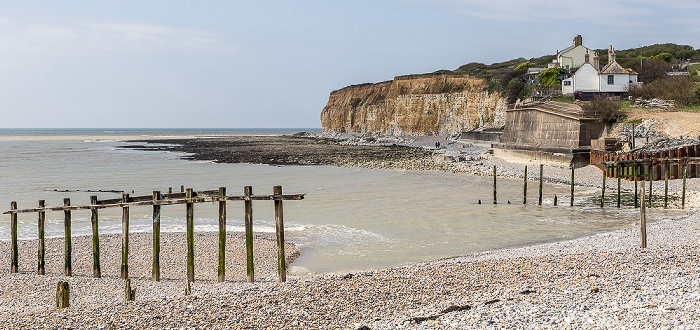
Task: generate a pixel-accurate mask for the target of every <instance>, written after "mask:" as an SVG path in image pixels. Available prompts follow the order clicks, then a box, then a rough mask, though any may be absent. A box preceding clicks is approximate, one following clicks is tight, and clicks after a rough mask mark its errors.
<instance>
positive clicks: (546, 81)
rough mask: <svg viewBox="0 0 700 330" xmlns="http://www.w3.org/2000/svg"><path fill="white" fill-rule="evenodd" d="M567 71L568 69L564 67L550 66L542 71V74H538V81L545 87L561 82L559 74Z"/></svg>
mask: <svg viewBox="0 0 700 330" xmlns="http://www.w3.org/2000/svg"><path fill="white" fill-rule="evenodd" d="M565 73H566V69H564V68H558V67H556V68H549V69H547V70H544V71H542V72H540V74H538V75H537V81H539V82H540V85H541V86H543V87H549V86H552V85H555V84H561V79H559V75H560V74H565Z"/></svg>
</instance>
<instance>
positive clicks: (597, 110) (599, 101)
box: [581, 97, 624, 123]
mask: <svg viewBox="0 0 700 330" xmlns="http://www.w3.org/2000/svg"><path fill="white" fill-rule="evenodd" d="M581 108H583V111H584V112H585V113H586V114H587V115H589V116H594V117H598V118H600V119H601V120H602V121H604V122H606V123H610V122H616V121H618V120H619V119H620V118H621V117H622V115H623V114H624V113H623V112H622V109H621V108H622V103H621V102H620V101H616V100H610V99H607V98H604V97H596V98H594V99H593V101H590V102H587V103H584V104H582V105H581Z"/></svg>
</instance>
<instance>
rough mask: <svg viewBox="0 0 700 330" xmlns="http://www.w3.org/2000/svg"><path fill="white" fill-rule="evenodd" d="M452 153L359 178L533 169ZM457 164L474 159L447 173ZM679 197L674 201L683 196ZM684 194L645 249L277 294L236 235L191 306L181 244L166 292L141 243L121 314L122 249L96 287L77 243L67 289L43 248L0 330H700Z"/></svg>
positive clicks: (200, 250) (259, 242)
mask: <svg viewBox="0 0 700 330" xmlns="http://www.w3.org/2000/svg"><path fill="white" fill-rule="evenodd" d="M443 141H444V140H443ZM398 142H399V143H398V144H401V145H407V146H411V147H423V148H426V149H427V148H429V147H430V145H431V144H432V143H434V141H433V139H428V138H425V139H423V140H413V141H405V140H402V141H398ZM387 143H389V144H394V143H397V141H388V142H387ZM444 144H445V145H447V146H448V147H445V148H442V149H438V150H435V151H434V152H433V153H432V154H431V155H428V156H426V157H422V158H421V159H420V160H418V161H415V162H413V163H412V164H414V165H410V163H411V161H410V160H401V161H396V160H382V161H381V162H383V163H376V164H374V163H367V162H365V163H364V165H365V166H363V167H376V168H397V166H398V168H401V169H412V168H411V166H415V167H417V168H416V169H423V170H426V169H433V170H445V171H458V172H466V173H473V174H481V175H488V173H489V172H487V170H488V169H489V168H491V167H492V166H494V165H496V166H497V167H498V169H499V172H498V174H499V175H500V176H503V177H513V178H518V177H519V178H522V177H523V176H524V170H523V167H524V166H523V164H521V163H511V162H506V161H504V160H502V159H498V158H494V157H490V156H488V154H484V152H483V151H484V148H483V147H479V146H475V145H471V144H468V143H463V142H459V143H452V144H451V143H450V142H444ZM457 148H458V149H457ZM455 150H460V152H462V153H463V154H464V156H465V157H472V158H471V159H468V161H466V162H461V163H453V162H443V160H444V159H445V156H446V155H449V154H450V153H454V152H455ZM415 164H418V165H415ZM435 164H437V165H435ZM336 165H340V166H357V165H353V164H345V165H343V164H336ZM431 166H432V168H431ZM460 168H464V169H463V170H459V169H460ZM577 171H579V172H578V173H580V174H578V175H577V182H576V184H577V185H582V186H587V187H600V184H601V178H600V171H599V170H597V169H596V168H594V167H592V166H589V167H585V168H582V169H579V170H577ZM482 172H483V173H482ZM534 172H535V171H533V170H531V171H530V172H528V178H530V179H534V178H536V177H538V176H539V173H534ZM545 173H546V176H545V179H546V180H547V181H548V182H554V183H566V182H568V181H567V180H568V177H569V175H570V170H568V169H566V168H558V167H556V166H546V169H545ZM610 181H612V180H609V181H608V182H607V184H606V186H608V187H609V188H611V187H615V185H616V182H614V183H612V182H610ZM672 184H673V185H674V186H672V189H676V188H677V184H678V183H676V182H674V183H672ZM624 185H625V186H624V188H631V187H633V184H632V186H631V185H630V183H624ZM688 185H689V190H690V191H689V201H688V203H687V205H686V206H687V207H688V208H693V209H695V210H696V211H692V212H691V213H690V214H689V215H688V216H684V217H682V218H678V219H670V220H664V221H660V222H656V223H651V224H648V226H647V237H648V238H647V242H648V247H647V248H644V249H643V248H641V247H640V231H639V228H638V226H635V227H632V228H626V229H622V230H617V231H614V232H609V233H603V234H597V235H593V236H589V237H584V238H578V239H574V240H570V241H562V242H553V243H546V244H540V245H534V246H527V247H520V248H513V249H504V250H496V251H486V252H481V253H476V254H472V255H467V256H459V257H452V258H445V259H440V260H433V261H429V262H423V263H417V264H411V265H407V266H403V267H395V268H388V269H376V270H366V271H361V272H354V273H334V274H321V275H304V276H288V277H287V282H284V283H278V282H277V273H276V272H277V263H276V245H275V241H274V237H270V236H266V235H258V236H256V238H255V243H254V246H255V256H256V260H255V267H256V268H255V274H256V275H255V278H256V281H255V282H253V283H248V282H246V274H245V247H244V238H243V237H241V236H240V235H236V234H233V235H230V236H229V237H228V240H227V247H228V250H227V281H225V282H223V283H218V282H217V281H216V251H217V242H218V241H217V238H218V237H217V236H216V234H213V233H211V234H210V233H199V234H197V235H196V237H195V251H196V252H195V257H196V269H195V273H196V281H195V282H194V283H193V284H192V294H191V295H185V293H184V287H185V283H184V278H185V277H186V274H185V273H186V271H185V255H186V252H185V251H186V246H185V239H184V235H182V234H167V235H164V236H163V238H162V241H161V243H162V252H161V258H162V259H161V267H162V269H163V271H162V275H161V276H162V280H161V281H160V282H154V281H152V280H151V244H152V242H151V238H150V235H149V234H135V235H132V238H131V240H130V266H129V267H130V278H131V279H132V288H135V289H136V300H135V301H129V302H125V301H124V281H123V280H121V279H119V268H120V267H119V265H120V259H119V258H120V251H121V250H120V249H121V240H120V237H119V236H102V237H101V238H100V239H101V242H100V244H101V245H100V246H101V251H102V257H103V259H102V269H103V271H102V278H99V279H96V278H93V277H92V257H91V256H92V253H91V240H90V237H74V238H73V251H74V252H73V253H74V257H73V260H74V261H73V276H72V277H66V276H63V240H62V239H49V240H47V255H46V258H47V261H46V265H47V268H46V275H36V249H37V242H36V241H20V246H19V251H20V267H19V269H20V273H18V274H11V273H10V269H9V268H10V267H9V265H10V262H9V259H8V260H6V262H5V263H3V264H2V265H0V272H1V273H2V276H0V324H2V326H3V327H4V328H37V329H45V328H49V329H72V328H75V329H82V328H98V329H126V328H166V329H168V328H172V329H182V328H184V329H190V328H216V329H482V328H483V329H502V328H508V329H513V328H516V329H601V328H602V329H606V328H611V329H618V328H632V329H649V328H667V329H696V328H699V327H700V309H699V308H698V307H699V306H698V305H700V254H699V253H698V252H697V251H698V250H699V249H700V244H699V241H698V237H700V236H699V235H700V212H698V211H697V206H698V205H697V200H698V194H697V191H698V190H700V188H699V186H700V182H698V179H692V180H688ZM659 186H661V185H657V186H656V187H655V188H656V189H659V188H658V187H659ZM676 190H677V189H676ZM672 207H677V205H672ZM647 212H654V209H653V208H652V209H648V210H647ZM9 251H10V247H9V243H7V242H3V243H0V253H3V255H6V256H9V254H10V253H9ZM286 251H287V262H288V263H292V262H293V260H294V258H296V257H297V256H299V253H300V251H299V250H297V249H296V248H295V247H294V245H293V242H291V243H289V244H288V245H287V247H286ZM301 253H303V251H301ZM58 281H68V282H69V284H70V286H71V298H70V299H71V300H70V303H71V306H70V307H68V308H64V309H56V308H55V297H54V294H55V290H56V284H57V283H58Z"/></svg>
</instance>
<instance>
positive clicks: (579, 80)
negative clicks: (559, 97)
mask: <svg viewBox="0 0 700 330" xmlns="http://www.w3.org/2000/svg"><path fill="white" fill-rule="evenodd" d="M593 57H594V60H593V62H594V63H598V54H597V53H594V56H593ZM638 84H639V83H638V82H637V72H635V71H634V70H632V69H626V68H623V67H622V66H621V65H620V64H619V63H617V61H616V60H615V49H613V47H612V46H610V50H608V64H607V65H606V66H605V67H604V68H603V69H601V70H600V71H598V67H597V66H596V65H593V64H591V63H590V62H589V61H588V54H586V57H585V63H584V64H583V65H582V66H581V67H580V68H579V69H578V70H576V72H575V73H574V74H573V75H572V76H571V77H570V78H568V79H564V80H563V81H562V86H561V92H562V94H564V95H572V96H576V98H578V99H582V100H590V99H592V98H593V96H595V95H601V94H606V95H622V94H624V93H627V91H629V88H630V86H634V85H638Z"/></svg>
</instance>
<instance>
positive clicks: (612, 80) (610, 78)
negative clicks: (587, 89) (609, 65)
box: [608, 75, 615, 85]
mask: <svg viewBox="0 0 700 330" xmlns="http://www.w3.org/2000/svg"><path fill="white" fill-rule="evenodd" d="M608 85H615V76H613V75H608Z"/></svg>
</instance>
